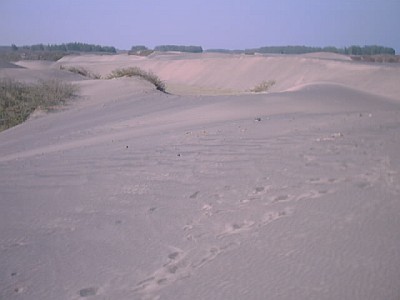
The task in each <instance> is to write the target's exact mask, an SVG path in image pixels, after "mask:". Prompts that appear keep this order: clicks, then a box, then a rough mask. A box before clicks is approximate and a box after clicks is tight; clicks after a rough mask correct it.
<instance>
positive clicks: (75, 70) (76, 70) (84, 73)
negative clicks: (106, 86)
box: [60, 65, 101, 79]
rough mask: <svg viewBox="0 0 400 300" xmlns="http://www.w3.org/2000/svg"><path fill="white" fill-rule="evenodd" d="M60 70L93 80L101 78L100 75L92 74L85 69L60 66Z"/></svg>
mask: <svg viewBox="0 0 400 300" xmlns="http://www.w3.org/2000/svg"><path fill="white" fill-rule="evenodd" d="M60 70H67V71H70V72H72V73H75V74H79V75H82V76H85V77H88V78H91V79H100V78H101V76H100V74H97V73H92V72H90V71H88V70H87V69H85V68H83V67H65V66H63V65H60Z"/></svg>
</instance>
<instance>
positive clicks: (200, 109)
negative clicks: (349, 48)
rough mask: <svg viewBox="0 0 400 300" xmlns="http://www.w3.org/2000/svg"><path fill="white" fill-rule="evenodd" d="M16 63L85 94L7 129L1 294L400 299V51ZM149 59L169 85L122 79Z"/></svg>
mask: <svg viewBox="0 0 400 300" xmlns="http://www.w3.org/2000/svg"><path fill="white" fill-rule="evenodd" d="M15 65H18V66H20V67H23V68H10V67H12V66H10V65H7V64H3V65H2V67H1V68H0V78H4V77H7V78H14V79H17V80H21V81H26V82H35V81H37V80H38V79H44V80H46V79H60V80H62V81H66V82H71V83H73V84H74V85H76V86H77V87H79V93H78V97H77V98H76V99H73V100H71V101H70V102H69V103H68V105H67V106H66V107H64V108H63V109H62V110H60V111H56V112H52V113H47V114H43V115H40V116H38V117H36V118H31V119H29V120H28V121H26V122H25V123H23V124H20V125H18V126H16V127H13V128H10V129H8V130H5V131H3V132H1V133H0V270H1V272H0V282H1V284H0V299H41V300H53V299H75V300H78V299H119V300H125V299H127V300H128V299H130V300H131V299H174V300H175V299H193V300H194V299H268V300H270V299H271V300H275V299H279V300H289V299H290V300H291V299H297V300H313V299H315V300H320V299H329V300H337V299H352V300H376V299H385V300H398V299H400V288H399V279H400V252H399V249H400V230H399V228H400V218H399V216H400V202H399V199H400V85H399V78H400V65H398V64H374V63H367V62H363V61H361V62H355V61H352V60H351V59H350V58H349V57H347V56H341V55H337V54H327V53H313V54H306V55H290V56H283V55H254V56H253V55H252V56H248V55H233V54H215V53H206V54H182V53H163V54H158V53H153V54H152V55H150V56H148V57H138V56H128V55H126V54H125V55H122V54H121V55H107V56H100V55H80V56H71V55H70V56H66V57H64V58H62V59H61V60H59V61H57V62H40V61H21V62H17V63H16V64H15ZM133 66H137V67H140V68H142V69H144V70H147V71H152V72H153V73H154V74H156V75H157V76H159V77H160V78H161V79H162V80H164V81H165V83H166V86H167V92H168V93H162V92H160V91H158V90H156V88H155V87H154V86H153V85H152V84H151V83H149V82H147V81H146V80H143V79H140V78H127V77H123V78H114V79H104V78H105V77H106V76H107V75H108V74H109V73H110V72H111V71H112V70H115V69H117V68H127V67H133ZM69 67H80V68H84V69H85V70H88V71H89V72H92V73H98V74H100V75H101V76H102V79H91V78H88V77H85V76H83V75H80V74H76V73H73V72H70V71H68V68H69ZM265 81H266V82H267V83H268V82H272V81H273V82H274V84H272V83H271V84H269V85H267V86H268V87H269V90H267V91H265V92H262V93H255V92H252V91H251V90H252V89H253V88H254V87H255V86H256V85H258V84H260V83H262V82H265Z"/></svg>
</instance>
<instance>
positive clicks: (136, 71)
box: [107, 67, 166, 92]
mask: <svg viewBox="0 0 400 300" xmlns="http://www.w3.org/2000/svg"><path fill="white" fill-rule="evenodd" d="M124 76H127V77H133V76H137V77H140V78H143V79H144V80H147V81H149V82H150V83H152V84H154V86H155V87H156V88H157V90H159V91H162V92H165V90H166V87H165V83H164V82H163V81H162V80H161V79H160V78H159V77H158V76H157V75H155V74H154V73H152V72H147V71H145V70H142V69H140V68H138V67H130V68H124V69H116V70H114V71H112V72H111V74H110V75H108V76H107V79H112V78H119V77H124Z"/></svg>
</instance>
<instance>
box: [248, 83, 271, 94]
mask: <svg viewBox="0 0 400 300" xmlns="http://www.w3.org/2000/svg"><path fill="white" fill-rule="evenodd" d="M275 83H276V81H275V80H264V81H262V82H260V83H259V84H257V85H256V86H255V87H254V88H253V89H251V90H250V91H251V92H254V93H262V92H267V91H268V90H269V89H270V88H271V87H272V86H274V85H275Z"/></svg>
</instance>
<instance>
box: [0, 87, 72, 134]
mask: <svg viewBox="0 0 400 300" xmlns="http://www.w3.org/2000/svg"><path fill="white" fill-rule="evenodd" d="M76 91H77V90H76V87H75V86H73V85H72V84H69V83H63V82H61V81H58V80H49V81H40V82H38V83H37V84H26V83H22V82H19V81H15V80H12V79H0V131H2V130H5V129H7V128H10V127H13V126H15V125H18V124H20V123H22V122H24V121H25V120H26V119H28V117H29V115H30V114H31V113H32V112H33V111H34V110H35V109H37V108H39V107H40V108H42V109H44V110H46V111H50V110H53V109H55V108H56V107H59V106H60V105H62V104H64V103H65V102H66V100H67V99H69V98H72V97H73V96H74V95H75V93H76Z"/></svg>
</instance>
